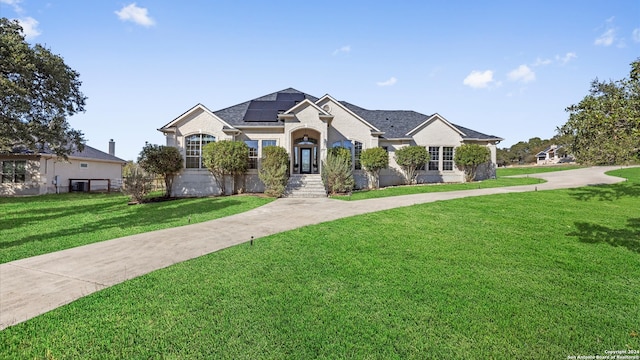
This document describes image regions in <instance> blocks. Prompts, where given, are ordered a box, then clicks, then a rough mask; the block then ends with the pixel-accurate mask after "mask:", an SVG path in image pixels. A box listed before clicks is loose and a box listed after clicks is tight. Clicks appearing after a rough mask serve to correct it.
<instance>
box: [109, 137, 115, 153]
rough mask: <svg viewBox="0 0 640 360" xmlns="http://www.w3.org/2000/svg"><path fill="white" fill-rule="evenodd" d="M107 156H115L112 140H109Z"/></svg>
mask: <svg viewBox="0 0 640 360" xmlns="http://www.w3.org/2000/svg"><path fill="white" fill-rule="evenodd" d="M109 155H111V156H116V143H115V142H114V141H113V139H110V140H109Z"/></svg>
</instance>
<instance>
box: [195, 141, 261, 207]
mask: <svg viewBox="0 0 640 360" xmlns="http://www.w3.org/2000/svg"><path fill="white" fill-rule="evenodd" d="M202 158H203V162H204V165H205V166H206V167H207V168H208V169H209V171H211V173H212V174H213V177H214V178H215V180H216V183H217V184H218V188H219V189H220V192H221V194H222V195H225V194H226V193H227V192H226V186H225V178H226V176H231V178H232V180H233V189H232V193H233V194H236V193H237V192H238V189H237V185H236V184H237V181H236V180H237V178H238V177H239V176H244V175H245V174H246V173H247V170H248V169H249V147H248V146H247V144H245V143H244V142H241V141H230V140H222V141H218V142H212V143H209V144H207V145H205V146H204V148H203V149H202Z"/></svg>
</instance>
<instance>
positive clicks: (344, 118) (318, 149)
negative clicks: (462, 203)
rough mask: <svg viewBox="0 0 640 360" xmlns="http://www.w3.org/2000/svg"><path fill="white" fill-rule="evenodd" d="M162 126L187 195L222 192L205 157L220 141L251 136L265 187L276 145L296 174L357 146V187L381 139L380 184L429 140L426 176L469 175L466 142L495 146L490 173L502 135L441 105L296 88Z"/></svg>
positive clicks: (178, 187)
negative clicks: (372, 101)
mask: <svg viewBox="0 0 640 360" xmlns="http://www.w3.org/2000/svg"><path fill="white" fill-rule="evenodd" d="M158 130H159V131H160V132H162V133H163V134H164V135H165V136H166V143H167V145H168V146H175V147H177V148H179V149H180V150H181V151H182V154H183V156H184V157H185V163H184V169H183V170H182V172H181V173H180V174H179V175H178V176H176V178H175V179H174V186H175V188H174V193H175V194H177V195H183V196H200V195H210V194H218V193H219V189H218V188H217V185H216V183H215V181H214V179H213V177H212V175H211V174H210V173H209V171H208V170H207V169H206V168H205V167H204V166H203V163H202V148H203V147H204V146H205V145H206V144H208V143H210V142H213V141H219V140H236V141H244V142H245V143H246V144H247V145H248V146H249V149H250V152H249V157H250V170H249V172H248V174H247V179H246V183H245V190H246V191H248V192H261V191H263V189H264V186H263V184H262V183H261V182H260V180H259V178H258V175H257V174H258V168H259V167H260V157H261V156H262V149H264V148H265V147H266V146H270V145H277V146H282V147H284V148H285V149H287V151H288V152H289V154H290V172H291V175H292V176H294V177H295V176H297V175H301V174H320V173H321V170H322V161H323V160H324V159H325V158H326V155H327V149H328V148H331V147H336V146H342V147H346V148H348V149H350V150H351V154H352V160H353V161H352V163H353V168H354V177H355V180H356V187H357V188H363V187H366V185H367V184H366V182H367V177H366V174H365V173H364V172H363V170H362V168H361V166H360V162H359V158H360V153H361V151H362V150H364V149H367V148H371V147H382V148H384V149H385V150H386V151H387V152H388V153H389V168H388V169H385V170H383V171H382V172H381V173H380V185H381V186H389V185H397V184H402V183H403V176H402V172H401V169H400V167H399V166H398V165H397V164H396V163H395V160H394V153H395V151H396V150H398V149H400V148H402V147H405V146H409V145H420V146H425V147H426V148H427V150H428V151H429V154H430V155H431V161H429V163H428V164H427V165H426V166H425V168H424V169H423V170H421V171H419V174H418V177H417V181H418V182H419V183H428V182H463V181H464V174H463V172H462V171H460V170H459V169H457V168H456V166H454V163H453V156H454V152H455V148H456V147H458V146H460V145H462V144H466V143H473V144H480V145H482V146H486V147H487V148H489V150H490V152H491V163H490V164H487V165H486V166H484V167H483V169H481V171H479V178H480V179H487V178H492V177H495V167H496V166H495V163H496V144H497V143H499V142H500V141H501V140H503V139H501V138H499V137H497V136H493V135H486V134H483V133H481V132H478V131H474V130H471V129H468V128H466V127H462V126H459V125H456V124H453V123H451V122H449V121H448V120H447V119H445V118H444V117H442V116H441V115H439V114H437V113H436V114H433V115H424V114H420V113H418V112H415V111H408V110H368V109H364V108H361V107H359V106H356V105H353V104H350V103H348V102H345V101H338V100H336V99H334V98H333V97H332V96H331V95H324V96H322V97H320V98H317V97H315V96H312V95H309V94H306V93H303V92H300V91H298V90H295V89H292V88H289V89H285V90H282V91H277V92H274V93H271V94H268V95H265V96H261V97H258V98H255V99H253V100H249V101H245V102H243V103H240V104H237V105H234V106H231V107H228V108H224V109H221V110H217V111H211V110H209V109H208V108H207V107H205V106H204V105H202V104H197V105H195V106H194V107H192V108H191V109H189V110H187V111H186V112H184V113H183V114H182V115H180V116H178V117H177V118H175V119H173V120H171V121H170V122H169V123H167V124H166V125H164V126H162V127H161V128H160V129H158Z"/></svg>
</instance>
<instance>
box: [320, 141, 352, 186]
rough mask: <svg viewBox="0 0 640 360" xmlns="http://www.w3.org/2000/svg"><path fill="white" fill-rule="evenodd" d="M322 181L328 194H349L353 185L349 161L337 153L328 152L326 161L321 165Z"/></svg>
mask: <svg viewBox="0 0 640 360" xmlns="http://www.w3.org/2000/svg"><path fill="white" fill-rule="evenodd" d="M334 149H336V148H334ZM344 150H347V149H344ZM347 151H348V150H347ZM350 154H351V153H349V155H350ZM322 181H323V182H324V186H325V187H326V188H327V191H329V194H332V195H334V194H344V193H349V192H351V190H353V185H354V183H355V182H354V180H353V172H352V171H351V160H347V159H346V158H345V157H344V156H343V155H341V154H340V153H338V152H332V151H329V152H328V154H327V160H326V161H325V162H323V163H322Z"/></svg>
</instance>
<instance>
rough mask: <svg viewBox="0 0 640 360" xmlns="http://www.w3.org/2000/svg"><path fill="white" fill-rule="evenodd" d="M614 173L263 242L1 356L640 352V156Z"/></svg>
mask: <svg viewBox="0 0 640 360" xmlns="http://www.w3.org/2000/svg"><path fill="white" fill-rule="evenodd" d="M612 174H614V175H617V176H623V177H627V178H629V179H630V180H629V181H627V182H624V183H620V184H617V185H607V186H598V187H589V188H579V189H570V190H556V191H538V192H530V193H516V194H501V195H492V196H482V197H472V198H466V199H456V200H451V201H442V202H435V203H429V204H422V205H415V206H412V207H405V208H398V209H393V210H388V211H383V212H378V213H372V214H367V215H362V216H357V217H350V218H345V219H341V220H338V221H333V222H329V223H324V224H320V225H314V226H309V227H305V228H302V229H298V230H294V231H290V232H286V233H281V234H277V235H273V236H269V237H266V238H261V239H258V240H257V241H256V242H255V244H254V245H253V246H250V245H249V244H244V245H240V246H236V247H233V248H229V249H226V250H223V251H219V252H216V253H213V254H210V255H206V256H203V257H200V258H197V259H194V260H191V261H188V262H184V263H180V264H176V265H174V266H171V267H169V268H165V269H162V270H158V271H155V272H153V273H150V274H148V275H146V276H143V277H140V278H137V279H134V280H131V281H127V282H125V283H122V284H120V285H117V286H114V287H112V288H109V289H106V290H103V291H100V292H97V293H94V294H92V295H89V296H87V297H85V298H82V299H79V300H77V301H75V302H73V303H71V304H69V305H67V306H64V307H61V308H58V309H56V310H53V311H51V312H49V313H47V314H44V315H42V316H39V317H37V318H34V319H31V320H29V321H27V322H25V323H21V324H18V325H15V326H13V327H10V328H8V329H5V330H3V331H2V332H0V354H1V355H2V357H3V358H7V359H25V358H43V357H49V358H56V359H65V358H74V359H75V358H113V359H123V358H138V359H139V358H168V359H177V358H219V359H261V358H269V359H309V358H322V359H336V358H367V359H429V358H435V359H438V358H451V359H489V358H495V359H566V358H567V357H568V356H579V355H583V356H584V355H605V351H607V350H626V349H635V350H638V349H640V338H639V337H638V333H640V306H639V300H638V299H640V205H639V204H640V168H632V169H625V170H617V171H615V172H612ZM292 216H294V215H292Z"/></svg>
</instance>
